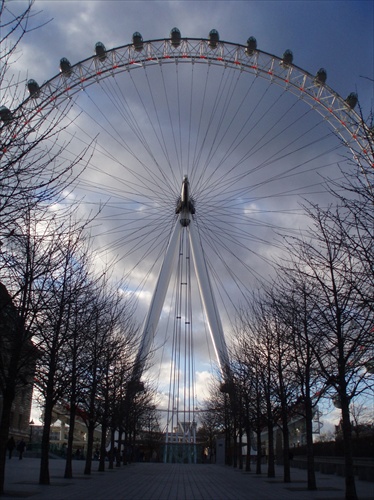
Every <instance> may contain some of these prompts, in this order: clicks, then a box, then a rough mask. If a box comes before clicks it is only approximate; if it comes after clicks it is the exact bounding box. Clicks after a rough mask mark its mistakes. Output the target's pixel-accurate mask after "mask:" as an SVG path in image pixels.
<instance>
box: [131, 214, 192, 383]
mask: <svg viewBox="0 0 374 500" xmlns="http://www.w3.org/2000/svg"><path fill="white" fill-rule="evenodd" d="M182 229H183V227H182V225H181V223H180V217H178V220H177V222H176V224H175V227H174V230H173V233H172V235H171V238H170V241H169V244H168V247H167V250H166V254H165V257H164V261H163V263H162V266H161V270H160V274H159V276H158V280H157V284H156V288H155V290H154V292H153V296H152V300H151V304H150V306H149V310H148V314H147V316H146V319H145V321H144V325H143V334H142V339H141V343H140V348H139V351H138V354H137V358H136V362H135V374H134V375H135V377H136V378H140V376H141V374H142V371H143V369H144V364H145V362H146V358H147V356H148V354H149V351H150V349H151V345H152V341H153V338H154V335H155V332H156V329H157V326H158V322H159V320H160V316H161V311H162V307H163V305H164V302H165V296H166V293H167V290H168V287H169V283H170V277H171V274H172V272H173V269H174V265H175V259H176V255H177V252H178V249H179V238H180V233H181V231H182Z"/></svg>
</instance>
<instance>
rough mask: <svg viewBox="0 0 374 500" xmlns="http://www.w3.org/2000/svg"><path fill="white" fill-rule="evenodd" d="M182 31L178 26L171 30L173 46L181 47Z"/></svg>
mask: <svg viewBox="0 0 374 500" xmlns="http://www.w3.org/2000/svg"><path fill="white" fill-rule="evenodd" d="M181 38H182V36H181V32H180V31H179V29H178V28H173V29H172V30H171V31H170V39H171V44H172V46H173V47H175V48H176V47H179V45H180V43H181Z"/></svg>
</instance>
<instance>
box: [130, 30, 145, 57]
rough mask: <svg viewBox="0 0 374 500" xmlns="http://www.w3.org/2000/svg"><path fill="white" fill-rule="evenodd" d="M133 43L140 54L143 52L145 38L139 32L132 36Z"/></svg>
mask: <svg viewBox="0 0 374 500" xmlns="http://www.w3.org/2000/svg"><path fill="white" fill-rule="evenodd" d="M132 43H133V45H134V49H135V50H137V51H138V52H140V51H141V50H143V37H142V35H141V34H140V33H139V32H138V31H136V32H135V33H134V34H133V35H132Z"/></svg>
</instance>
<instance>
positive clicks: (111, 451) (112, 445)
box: [108, 427, 116, 469]
mask: <svg viewBox="0 0 374 500" xmlns="http://www.w3.org/2000/svg"><path fill="white" fill-rule="evenodd" d="M115 432H116V431H115V429H113V427H112V428H111V430H110V450H109V465H108V469H113V465H114V434H115Z"/></svg>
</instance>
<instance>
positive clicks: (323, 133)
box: [0, 28, 370, 443]
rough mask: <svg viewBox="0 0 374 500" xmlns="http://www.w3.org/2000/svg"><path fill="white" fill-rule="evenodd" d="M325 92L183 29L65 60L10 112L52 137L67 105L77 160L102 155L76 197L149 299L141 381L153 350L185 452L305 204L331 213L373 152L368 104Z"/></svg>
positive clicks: (286, 65) (272, 62)
mask: <svg viewBox="0 0 374 500" xmlns="http://www.w3.org/2000/svg"><path fill="white" fill-rule="evenodd" d="M326 82H327V75H326V71H325V70H324V69H323V68H321V69H318V70H317V71H316V72H314V73H313V74H311V73H309V72H307V71H305V70H303V69H301V68H299V67H298V66H297V65H295V64H294V61H293V54H292V52H291V51H289V50H287V51H285V52H284V54H283V55H282V56H281V57H277V56H275V55H272V54H269V53H266V52H263V51H261V50H260V49H259V48H258V47H257V42H256V40H255V39H254V38H253V37H250V38H249V39H248V40H247V42H246V43H244V44H238V43H232V42H226V41H221V40H220V38H219V34H218V32H217V31H216V30H211V31H210V33H209V35H208V37H207V38H201V39H200V38H199V39H198V38H184V37H182V35H181V33H180V31H179V30H178V29H177V28H174V29H173V30H172V31H171V33H170V37H168V38H165V39H157V40H148V41H144V40H143V38H142V35H141V34H140V33H138V32H136V33H134V35H133V37H132V42H131V43H129V44H127V45H124V46H121V47H117V48H114V49H110V50H107V49H106V47H105V46H104V44H103V43H101V42H98V43H96V46H95V51H94V55H92V56H90V57H88V58H87V59H85V60H82V61H80V62H78V63H73V64H71V63H70V61H69V60H68V59H66V58H63V59H61V61H60V72H59V74H58V75H56V76H54V77H53V78H51V79H50V80H49V81H47V82H46V83H44V84H43V85H39V84H38V83H37V81H36V80H34V79H32V80H29V81H28V84H27V86H28V90H29V94H30V95H29V97H28V98H27V99H26V100H25V101H24V102H23V103H22V104H21V105H20V106H19V107H18V108H17V109H15V110H12V111H11V110H8V109H7V108H5V107H2V108H1V109H0V117H1V118H2V120H3V122H4V123H5V124H6V123H7V121H10V119H12V120H13V121H16V122H17V123H18V124H19V125H18V127H19V129H20V130H21V129H22V128H23V127H33V129H34V130H35V133H36V134H38V133H41V131H42V130H43V127H44V126H45V124H46V122H47V121H48V120H52V119H53V114H54V113H57V112H58V110H59V109H61V107H64V116H65V118H64V119H63V120H62V121H61V127H64V126H65V123H64V120H66V123H71V125H70V126H68V127H67V128H66V130H65V134H66V135H67V137H69V141H70V142H69V150H68V151H66V153H65V154H67V155H69V154H70V155H71V157H72V158H73V157H74V155H75V154H76V153H77V151H79V150H80V149H81V148H82V145H83V146H85V145H87V144H90V143H94V150H93V154H92V158H91V160H90V163H89V165H88V168H87V169H86V170H85V171H84V172H83V173H82V174H81V176H80V178H79V182H78V184H77V185H76V187H75V189H74V193H71V194H73V195H74V197H75V198H80V197H82V198H83V197H84V202H83V206H85V207H86V209H87V210H91V208H92V206H95V205H99V204H100V205H101V206H103V207H104V208H103V209H102V210H101V212H100V214H99V215H98V218H97V219H96V220H95V227H94V228H93V229H92V231H93V232H94V233H95V242H96V251H97V253H98V254H99V255H105V256H106V258H107V256H108V255H111V256H115V260H116V262H117V264H116V265H117V266H118V269H121V272H122V271H123V272H124V274H125V276H126V281H127V283H128V293H130V294H131V295H132V296H133V297H136V299H137V302H138V305H139V311H140V312H141V315H142V317H143V318H144V320H143V321H144V323H143V330H142V340H141V344H140V350H139V353H138V357H137V370H138V373H137V376H138V377H139V378H140V377H141V376H142V374H143V372H144V370H146V368H147V363H146V360H147V359H148V355H149V353H150V352H151V351H152V352H153V356H154V358H155V359H156V360H157V362H152V364H153V375H154V376H155V377H156V378H157V379H158V381H159V404H160V406H162V407H163V408H164V409H165V410H167V415H168V416H167V418H166V420H167V422H168V429H167V435H169V439H170V440H173V439H175V436H177V438H178V436H179V438H180V436H182V439H184V440H186V441H187V442H189V443H191V442H192V443H193V442H194V436H193V434H194V426H193V423H194V422H195V421H196V408H197V406H198V404H199V401H198V400H199V398H200V397H201V395H200V393H199V384H200V386H201V385H203V384H204V382H205V378H204V374H205V373H207V372H210V371H212V370H213V371H214V370H215V371H216V372H218V373H221V376H223V377H225V373H227V371H226V370H227V365H228V354H227V346H226V337H227V336H228V335H229V334H230V330H231V325H232V323H233V321H234V319H235V315H236V312H237V309H238V308H239V307H240V305H241V304H242V303H243V302H245V299H246V296H247V294H248V292H249V291H250V290H251V289H253V287H256V286H257V283H258V282H259V281H260V280H266V279H267V276H268V275H269V274H270V273H271V266H272V261H273V259H274V258H275V257H276V256H277V255H279V254H280V253H281V251H282V250H281V246H280V245H279V236H280V235H281V234H292V233H293V232H295V231H296V232H299V231H302V228H303V223H304V222H303V221H304V212H303V209H302V204H303V203H305V202H306V201H307V200H313V201H314V202H316V201H317V202H318V200H321V201H322V202H324V200H325V199H326V193H327V190H326V187H325V179H326V178H338V177H339V176H340V175H341V170H340V168H339V166H338V165H339V164H340V163H341V160H342V158H344V157H346V156H347V154H348V153H351V154H352V155H353V156H352V157H353V158H354V159H355V160H356V162H357V163H359V161H360V160H359V158H362V157H363V158H365V157H366V156H368V154H369V150H368V144H367V133H366V131H365V129H364V125H363V123H362V120H361V118H360V116H359V115H358V114H357V113H356V112H355V110H354V108H355V105H356V103H357V96H356V95H355V94H354V93H352V94H350V95H349V96H348V97H346V98H342V97H340V96H339V95H338V94H337V93H336V92H334V91H333V90H332V89H331V88H329V86H328V85H327V83H326ZM369 161H370V160H369ZM340 167H341V164H340ZM178 429H179V430H178ZM178 433H179V434H178ZM170 442H171V441H170Z"/></svg>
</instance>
